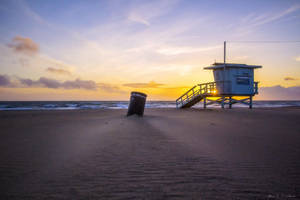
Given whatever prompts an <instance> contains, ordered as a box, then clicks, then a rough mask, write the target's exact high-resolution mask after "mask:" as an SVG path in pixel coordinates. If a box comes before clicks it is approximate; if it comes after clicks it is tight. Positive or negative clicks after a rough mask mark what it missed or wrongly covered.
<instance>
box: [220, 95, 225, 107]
mask: <svg viewBox="0 0 300 200" xmlns="http://www.w3.org/2000/svg"><path fill="white" fill-rule="evenodd" d="M221 106H222V108H223V109H224V108H225V107H224V96H222V101H221Z"/></svg>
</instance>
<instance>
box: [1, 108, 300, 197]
mask: <svg viewBox="0 0 300 200" xmlns="http://www.w3.org/2000/svg"><path fill="white" fill-rule="evenodd" d="M125 114H126V110H74V111H1V112H0V130H1V131H0V132H1V139H0V160H1V164H0V174H1V176H0V182H1V195H0V199H298V198H300V190H299V185H300V160H299V158H300V109H299V108H265V109H263V108H260V109H253V110H249V109H246V108H245V109H243V108H236V109H232V110H229V109H225V110H222V109H206V110H203V109H187V110H176V109H146V110H145V116H144V117H143V118H140V117H137V116H131V117H125Z"/></svg>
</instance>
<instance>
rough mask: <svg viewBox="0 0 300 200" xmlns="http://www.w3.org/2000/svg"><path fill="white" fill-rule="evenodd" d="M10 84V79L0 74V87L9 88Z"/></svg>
mask: <svg viewBox="0 0 300 200" xmlns="http://www.w3.org/2000/svg"><path fill="white" fill-rule="evenodd" d="M10 84H11V82H10V78H9V77H8V76H6V75H1V74H0V87H1V86H9V85H10Z"/></svg>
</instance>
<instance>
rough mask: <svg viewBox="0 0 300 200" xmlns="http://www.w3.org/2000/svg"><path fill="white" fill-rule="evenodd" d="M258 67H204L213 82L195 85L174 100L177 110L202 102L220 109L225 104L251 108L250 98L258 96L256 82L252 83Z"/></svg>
mask: <svg viewBox="0 0 300 200" xmlns="http://www.w3.org/2000/svg"><path fill="white" fill-rule="evenodd" d="M261 67H262V66H258V65H246V64H235V63H225V57H224V63H214V64H213V65H212V66H209V67H204V69H206V70H213V73H214V79H215V82H210V83H203V84H198V85H195V86H194V87H193V88H191V89H190V90H189V91H187V92H186V93H184V94H183V95H182V96H181V97H179V98H178V99H177V100H176V107H177V108H189V107H191V106H193V105H195V104H196V103H198V102H200V101H202V100H203V104H204V108H206V106H207V105H210V104H213V103H218V104H220V105H221V107H222V108H224V107H225V105H226V104H228V105H229V108H231V107H232V104H235V103H242V104H246V105H248V106H249V108H250V109H251V108H252V97H253V96H254V95H255V94H258V82H254V69H257V68H261Z"/></svg>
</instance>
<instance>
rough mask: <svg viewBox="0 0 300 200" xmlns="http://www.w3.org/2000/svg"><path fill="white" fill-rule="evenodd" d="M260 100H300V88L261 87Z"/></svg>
mask: <svg viewBox="0 0 300 200" xmlns="http://www.w3.org/2000/svg"><path fill="white" fill-rule="evenodd" d="M258 99H263V100H300V86H294V87H282V86H280V85H277V86H273V87H261V88H259V95H258Z"/></svg>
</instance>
